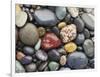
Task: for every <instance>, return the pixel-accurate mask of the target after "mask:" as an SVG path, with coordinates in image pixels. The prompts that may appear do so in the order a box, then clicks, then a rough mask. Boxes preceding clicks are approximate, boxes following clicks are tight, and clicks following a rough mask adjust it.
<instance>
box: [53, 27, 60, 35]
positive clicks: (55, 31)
mask: <svg viewBox="0 0 100 77" xmlns="http://www.w3.org/2000/svg"><path fill="white" fill-rule="evenodd" d="M51 31H52V32H53V33H54V34H56V35H57V36H58V37H59V33H60V31H59V29H58V27H53V28H52V29H51Z"/></svg>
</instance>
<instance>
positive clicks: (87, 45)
mask: <svg viewBox="0 0 100 77" xmlns="http://www.w3.org/2000/svg"><path fill="white" fill-rule="evenodd" d="M83 48H84V52H85V54H86V55H87V56H88V57H93V56H94V44H93V41H92V40H90V39H87V40H85V41H84V44H83Z"/></svg>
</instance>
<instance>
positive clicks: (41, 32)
mask: <svg viewBox="0 0 100 77" xmlns="http://www.w3.org/2000/svg"><path fill="white" fill-rule="evenodd" d="M38 33H39V36H40V37H42V36H44V35H45V33H46V30H45V28H43V27H39V28H38Z"/></svg>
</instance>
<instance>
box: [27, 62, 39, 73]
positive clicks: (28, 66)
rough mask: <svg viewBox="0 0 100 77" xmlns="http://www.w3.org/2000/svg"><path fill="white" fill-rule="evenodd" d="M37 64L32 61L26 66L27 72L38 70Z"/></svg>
mask: <svg viewBox="0 0 100 77" xmlns="http://www.w3.org/2000/svg"><path fill="white" fill-rule="evenodd" d="M36 68H37V66H36V64H35V63H31V64H28V65H26V66H25V69H26V71H27V72H35V71H36Z"/></svg>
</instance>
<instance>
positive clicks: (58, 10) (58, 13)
mask: <svg viewBox="0 0 100 77" xmlns="http://www.w3.org/2000/svg"><path fill="white" fill-rule="evenodd" d="M55 12H56V16H57V18H58V19H59V20H62V19H64V18H65V16H66V8H65V7H56V9H55Z"/></svg>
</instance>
